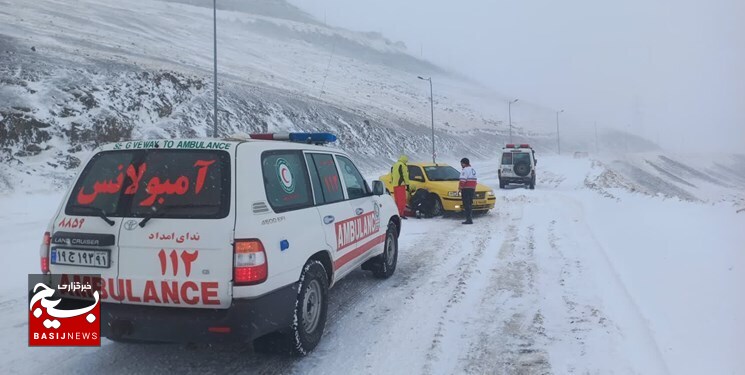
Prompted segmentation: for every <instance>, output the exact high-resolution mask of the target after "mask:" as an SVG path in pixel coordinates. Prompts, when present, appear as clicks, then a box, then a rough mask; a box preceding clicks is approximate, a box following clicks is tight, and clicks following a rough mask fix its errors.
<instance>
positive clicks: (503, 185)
mask: <svg viewBox="0 0 745 375" xmlns="http://www.w3.org/2000/svg"><path fill="white" fill-rule="evenodd" d="M505 185H506V184H505V183H504V182H502V180H499V188H500V189H504V187H505Z"/></svg>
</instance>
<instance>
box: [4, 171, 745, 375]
mask: <svg viewBox="0 0 745 375" xmlns="http://www.w3.org/2000/svg"><path fill="white" fill-rule="evenodd" d="M540 167H541V172H542V174H540V175H539V176H540V177H539V183H538V186H537V188H536V190H533V191H530V190H526V189H523V188H515V189H508V190H502V191H500V192H499V201H498V207H497V209H495V210H494V211H492V212H490V213H489V214H487V215H484V216H479V217H476V218H475V224H474V225H472V226H463V225H461V224H460V218H457V217H445V218H437V219H429V220H416V219H410V220H407V221H406V222H405V223H404V229H403V233H402V237H401V241H400V257H399V267H398V269H397V271H396V274H395V275H394V276H393V277H392V278H390V279H388V280H385V281H382V282H381V281H379V280H377V279H374V278H372V277H371V276H370V275H369V274H368V273H367V272H363V271H357V272H354V273H352V274H351V275H350V276H349V277H347V278H346V279H344V280H343V281H341V282H340V283H339V284H337V286H336V287H335V288H334V289H333V290H332V291H331V300H330V301H331V302H330V303H331V307H330V311H329V316H328V323H327V326H326V333H325V336H324V338H323V340H322V342H321V344H320V345H319V346H318V348H317V349H316V350H315V351H314V352H313V353H311V354H310V355H309V356H307V357H305V358H300V359H297V358H287V357H285V356H282V355H277V354H266V353H256V352H254V351H253V350H252V349H251V348H248V347H235V346H223V345H217V346H186V345H126V344H116V343H111V342H109V341H107V340H104V341H105V342H104V344H103V346H102V347H101V348H85V349H83V348H28V347H27V334H28V333H27V324H26V319H27V318H26V312H25V298H24V297H23V296H24V293H25V291H24V289H23V288H24V286H25V282H26V281H25V274H26V273H29V272H35V271H36V270H37V268H38V265H37V263H38V259H37V249H38V243H39V240H40V239H41V232H43V227H44V225H45V223H46V220H47V219H48V216H49V215H50V212H51V211H52V210H53V206H54V205H56V203H57V199H59V194H55V195H43V194H36V195H33V196H27V195H24V196H21V195H15V196H11V197H2V198H0V203H1V204H2V206H3V208H4V209H3V212H2V213H0V215H2V216H0V224H2V225H0V228H1V229H0V234H2V237H3V238H6V239H8V238H13V239H15V240H10V241H8V240H6V241H4V242H5V244H6V248H5V249H4V250H5V252H4V254H5V257H4V258H5V260H6V262H4V264H6V265H8V264H11V265H13V266H12V267H10V272H9V273H3V274H2V275H0V281H2V283H3V287H2V288H0V317H1V318H2V321H3V323H2V324H1V325H0V351H2V352H3V353H4V355H3V356H2V357H0V372H2V373H110V374H113V373H152V372H166V371H167V372H172V373H200V374H202V373H303V374H313V373H316V374H327V373H376V374H377V373H391V374H415V373H433V374H440V373H442V374H451V373H500V374H501V373H525V374H542V373H558V374H564V373H620V374H627V373H644V374H658V373H659V374H664V373H676V374H679V373H743V372H745V361H744V360H743V359H742V356H740V355H739V354H740V353H738V352H737V348H742V347H744V346H745V345H744V344H745V324H743V322H742V320H741V317H742V316H745V301H743V299H744V298H743V297H742V294H741V293H740V292H738V291H739V290H741V289H740V288H738V285H740V286H741V285H745V277H743V273H742V270H744V269H745V256H743V254H742V249H743V247H742V246H743V245H742V244H743V243H745V234H743V233H742V231H741V228H743V225H745V214H737V213H736V212H735V210H733V209H732V208H731V206H727V205H726V204H719V205H705V204H701V203H689V202H682V201H679V200H676V199H663V198H656V197H646V196H642V195H640V194H633V193H629V192H624V191H613V198H609V197H607V196H606V195H601V194H598V193H597V192H596V191H593V190H591V189H587V188H586V187H585V179H586V178H587V176H588V175H589V174H590V173H592V172H591V170H592V166H591V163H590V161H588V160H575V159H570V158H544V159H542V160H541V166H540ZM476 168H477V169H478V170H479V172H480V175H481V176H482V178H481V181H482V182H485V183H487V184H489V185H491V186H497V185H498V184H497V181H496V179H495V178H493V177H491V176H495V175H496V166H495V165H481V166H479V165H476ZM490 177H491V178H490ZM6 207H7V209H6ZM738 228H739V231H738ZM702 244H707V246H705V247H702V246H701V245H702ZM8 245H9V247H8Z"/></svg>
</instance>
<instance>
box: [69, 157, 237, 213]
mask: <svg viewBox="0 0 745 375" xmlns="http://www.w3.org/2000/svg"><path fill="white" fill-rule="evenodd" d="M98 210H102V211H103V212H104V213H105V214H106V216H112V217H143V216H146V215H150V214H153V213H154V212H155V213H156V215H157V217H164V218H201V219H217V218H223V217H226V216H227V215H228V213H229V211H230V154H228V153H227V152H225V151H213V150H158V149H152V150H122V151H104V152H100V153H98V154H96V155H95V156H94V157H93V158H92V159H91V161H90V162H89V163H88V164H87V165H86V166H85V168H84V169H83V172H82V173H81V175H80V177H79V178H78V180H77V182H76V183H75V186H74V187H73V190H72V194H71V195H70V199H68V201H67V205H66V207H65V214H67V215H79V216H95V215H97V214H98Z"/></svg>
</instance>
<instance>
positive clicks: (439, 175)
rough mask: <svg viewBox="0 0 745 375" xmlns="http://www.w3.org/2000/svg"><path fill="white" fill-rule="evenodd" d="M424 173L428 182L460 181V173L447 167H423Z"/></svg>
mask: <svg viewBox="0 0 745 375" xmlns="http://www.w3.org/2000/svg"><path fill="white" fill-rule="evenodd" d="M424 173H426V174H427V178H428V179H429V180H430V181H458V180H459V179H460V172H458V170H457V169H455V168H453V167H451V166H449V165H443V166H431V167H424Z"/></svg>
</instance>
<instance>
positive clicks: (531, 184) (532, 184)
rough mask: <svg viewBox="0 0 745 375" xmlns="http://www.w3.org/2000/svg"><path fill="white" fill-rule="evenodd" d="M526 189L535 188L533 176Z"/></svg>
mask: <svg viewBox="0 0 745 375" xmlns="http://www.w3.org/2000/svg"><path fill="white" fill-rule="evenodd" d="M528 189H530V190H534V189H535V177H533V179H532V180H530V185H528Z"/></svg>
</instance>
